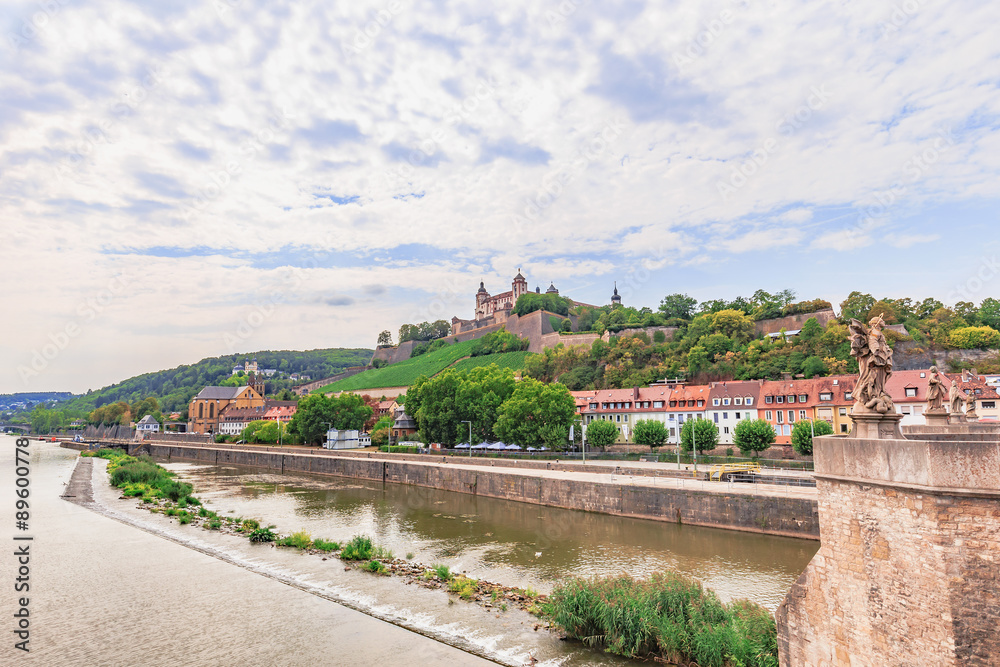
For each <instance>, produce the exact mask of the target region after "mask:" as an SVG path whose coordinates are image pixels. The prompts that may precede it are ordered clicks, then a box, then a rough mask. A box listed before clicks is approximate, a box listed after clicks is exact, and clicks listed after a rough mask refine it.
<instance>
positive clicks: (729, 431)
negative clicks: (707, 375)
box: [705, 380, 764, 445]
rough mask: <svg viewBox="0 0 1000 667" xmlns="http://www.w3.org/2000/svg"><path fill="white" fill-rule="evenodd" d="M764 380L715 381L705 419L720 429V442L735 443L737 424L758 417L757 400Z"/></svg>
mask: <svg viewBox="0 0 1000 667" xmlns="http://www.w3.org/2000/svg"><path fill="white" fill-rule="evenodd" d="M763 384H764V383H763V381H762V380H753V381H749V382H713V383H712V384H711V385H710V387H711V389H710V391H709V405H708V407H707V408H706V409H705V419H708V420H710V421H711V422H712V423H714V424H715V426H716V427H717V428H718V429H719V444H720V445H731V444H733V433H734V432H735V431H736V425H737V424H739V423H740V422H741V421H746V420H747V419H757V401H758V400H759V398H760V389H761V386H762V385H763Z"/></svg>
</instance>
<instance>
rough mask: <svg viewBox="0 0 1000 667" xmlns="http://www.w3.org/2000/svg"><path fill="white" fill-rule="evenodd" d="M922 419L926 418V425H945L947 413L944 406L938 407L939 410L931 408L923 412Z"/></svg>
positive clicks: (946, 423)
mask: <svg viewBox="0 0 1000 667" xmlns="http://www.w3.org/2000/svg"><path fill="white" fill-rule="evenodd" d="M924 420H926V422H927V425H928V426H947V425H948V413H947V412H946V411H945V409H944V408H940V410H934V409H931V410H928V411H927V412H925V413H924Z"/></svg>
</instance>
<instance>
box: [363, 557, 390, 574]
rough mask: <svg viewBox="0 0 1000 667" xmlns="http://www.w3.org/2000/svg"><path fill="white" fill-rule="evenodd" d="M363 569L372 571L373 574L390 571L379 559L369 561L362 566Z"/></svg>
mask: <svg viewBox="0 0 1000 667" xmlns="http://www.w3.org/2000/svg"><path fill="white" fill-rule="evenodd" d="M361 569H362V570H364V571H365V572H371V573H373V574H385V573H386V572H388V570H386V567H385V565H383V564H382V563H380V562H379V561H377V560H370V561H368V562H367V563H365V564H364V565H362V566H361Z"/></svg>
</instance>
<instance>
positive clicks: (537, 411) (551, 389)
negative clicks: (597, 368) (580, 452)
mask: <svg viewBox="0 0 1000 667" xmlns="http://www.w3.org/2000/svg"><path fill="white" fill-rule="evenodd" d="M576 420H577V416H576V401H575V400H574V399H573V396H572V394H570V393H569V389H567V388H566V387H565V386H563V385H561V384H544V383H542V382H539V381H538V380H535V379H533V378H525V379H523V380H521V381H520V382H518V383H517V386H516V387H515V389H514V393H513V394H511V396H510V398H508V399H507V400H506V401H504V402H503V405H501V406H500V410H499V411H498V413H497V422H496V426H494V427H493V430H494V432H495V433H496V434H497V436H498V437H499V438H500V439H501V440H503V441H504V442H512V443H514V444H517V445H537V444H544V445H547V446H548V447H549V448H551V449H558V450H562V449H566V447H567V445H568V441H569V427H570V425H572V424H573V423H574V422H575V421H576Z"/></svg>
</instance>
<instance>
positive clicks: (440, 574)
mask: <svg viewBox="0 0 1000 667" xmlns="http://www.w3.org/2000/svg"><path fill="white" fill-rule="evenodd" d="M431 568H432V569H433V570H434V574H436V575H437V578H438V579H440V580H441V581H451V578H452V576H453V575H452V573H451V569H450V568H449V567H448V566H447V565H441V564H438V565H432V566H431Z"/></svg>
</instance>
